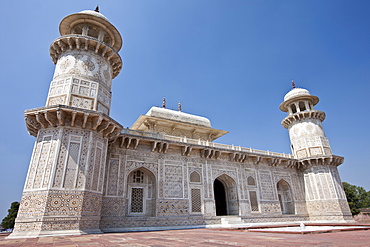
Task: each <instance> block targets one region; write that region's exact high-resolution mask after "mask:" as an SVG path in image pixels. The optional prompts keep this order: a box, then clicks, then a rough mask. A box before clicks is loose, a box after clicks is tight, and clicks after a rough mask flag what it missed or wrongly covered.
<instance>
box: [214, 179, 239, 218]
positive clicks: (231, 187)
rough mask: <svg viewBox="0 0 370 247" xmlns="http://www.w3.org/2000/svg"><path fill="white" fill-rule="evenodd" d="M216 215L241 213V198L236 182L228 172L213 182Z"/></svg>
mask: <svg viewBox="0 0 370 247" xmlns="http://www.w3.org/2000/svg"><path fill="white" fill-rule="evenodd" d="M213 193H214V199H215V206H216V215H239V200H238V191H237V186H236V182H235V180H234V179H233V178H231V177H230V176H228V175H226V174H222V175H220V176H218V177H217V178H216V179H215V180H214V182H213Z"/></svg>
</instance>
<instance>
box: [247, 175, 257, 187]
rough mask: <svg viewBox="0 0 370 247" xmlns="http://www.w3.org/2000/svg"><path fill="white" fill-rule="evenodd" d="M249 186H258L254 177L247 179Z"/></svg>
mask: <svg viewBox="0 0 370 247" xmlns="http://www.w3.org/2000/svg"><path fill="white" fill-rule="evenodd" d="M247 184H248V185H250V186H256V180H254V178H253V177H252V176H249V177H248V178H247Z"/></svg>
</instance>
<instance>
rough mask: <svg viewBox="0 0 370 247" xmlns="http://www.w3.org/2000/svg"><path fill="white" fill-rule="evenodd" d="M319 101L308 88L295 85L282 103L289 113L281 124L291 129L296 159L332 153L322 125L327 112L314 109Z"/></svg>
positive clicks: (291, 140) (292, 146) (284, 109)
mask: <svg viewBox="0 0 370 247" xmlns="http://www.w3.org/2000/svg"><path fill="white" fill-rule="evenodd" d="M318 102H319V98H318V97H316V96H313V95H311V94H310V92H309V91H308V90H306V89H303V88H296V87H295V86H294V87H293V89H292V90H291V91H290V92H288V93H287V94H286V95H285V97H284V102H283V103H281V105H280V110H282V111H284V112H287V113H288V116H287V117H286V118H284V120H283V121H282V122H281V124H282V125H283V126H284V128H286V129H288V130H289V137H290V142H291V149H292V153H293V155H294V157H295V158H296V159H302V158H307V157H313V156H321V155H331V154H332V152H331V148H330V145H329V141H328V138H326V136H325V133H324V129H323V127H322V122H323V121H324V120H325V113H324V112H322V111H318V110H315V109H314V106H315V105H316V104H317V103H318Z"/></svg>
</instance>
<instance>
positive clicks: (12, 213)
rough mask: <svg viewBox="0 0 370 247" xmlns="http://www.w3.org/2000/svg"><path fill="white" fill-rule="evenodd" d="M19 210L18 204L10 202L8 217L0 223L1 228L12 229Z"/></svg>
mask: <svg viewBox="0 0 370 247" xmlns="http://www.w3.org/2000/svg"><path fill="white" fill-rule="evenodd" d="M18 209H19V202H12V204H11V205H10V209H8V215H7V216H6V217H5V218H4V219H3V221H2V222H1V225H2V227H4V228H5V229H9V228H14V223H15V218H16V217H17V214H18Z"/></svg>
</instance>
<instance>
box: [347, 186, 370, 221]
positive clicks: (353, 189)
mask: <svg viewBox="0 0 370 247" xmlns="http://www.w3.org/2000/svg"><path fill="white" fill-rule="evenodd" d="M343 189H344V192H345V193H346V196H347V201H348V205H349V208H350V209H351V213H352V215H356V214H358V213H360V210H359V209H360V208H368V207H370V191H366V190H365V189H364V188H362V187H360V186H356V185H352V184H349V183H346V182H343Z"/></svg>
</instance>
